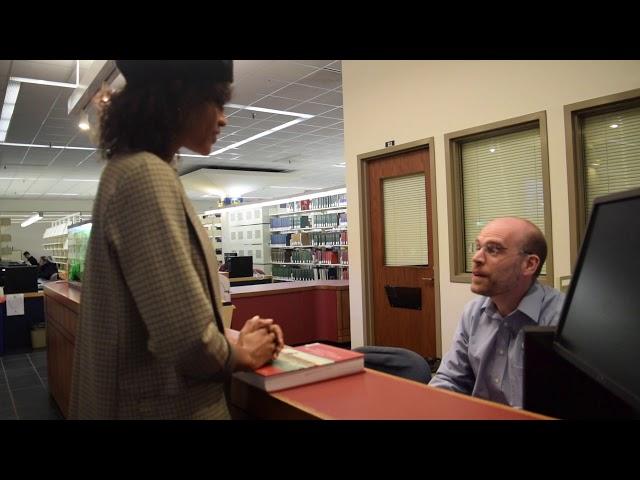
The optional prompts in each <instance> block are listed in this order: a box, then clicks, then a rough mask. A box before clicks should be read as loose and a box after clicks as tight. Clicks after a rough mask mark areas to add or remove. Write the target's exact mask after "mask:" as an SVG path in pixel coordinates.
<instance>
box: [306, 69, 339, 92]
mask: <svg viewBox="0 0 640 480" xmlns="http://www.w3.org/2000/svg"><path fill="white" fill-rule="evenodd" d="M298 83H301V84H304V85H311V86H314V87H321V88H326V89H328V90H333V89H334V88H338V87H339V86H341V85H342V75H341V74H340V73H339V72H333V71H330V70H318V71H317V72H315V73H312V74H311V75H309V76H308V77H305V78H304V79H302V80H300V81H299V82H298Z"/></svg>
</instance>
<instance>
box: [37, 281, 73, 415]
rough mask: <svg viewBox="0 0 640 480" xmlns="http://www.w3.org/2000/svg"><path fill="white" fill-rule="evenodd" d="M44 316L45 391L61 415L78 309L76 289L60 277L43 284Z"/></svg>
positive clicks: (65, 410) (66, 405)
mask: <svg viewBox="0 0 640 480" xmlns="http://www.w3.org/2000/svg"><path fill="white" fill-rule="evenodd" d="M43 290H44V311H45V316H46V319H47V374H48V379H49V393H51V396H52V397H53V399H54V400H55V401H56V403H57V404H58V407H59V408H60V410H61V411H62V414H63V415H64V416H65V418H66V417H67V415H68V412H69V399H70V395H71V373H72V371H73V352H74V349H75V343H76V329H77V327H78V315H79V312H80V289H79V288H77V287H74V286H73V285H70V284H69V283H68V282H66V281H64V280H61V281H57V282H50V283H47V284H45V285H44V288H43Z"/></svg>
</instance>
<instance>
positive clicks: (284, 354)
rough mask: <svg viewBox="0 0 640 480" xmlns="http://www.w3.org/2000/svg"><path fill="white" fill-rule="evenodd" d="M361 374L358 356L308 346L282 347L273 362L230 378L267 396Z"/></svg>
mask: <svg viewBox="0 0 640 480" xmlns="http://www.w3.org/2000/svg"><path fill="white" fill-rule="evenodd" d="M361 371H364V355H363V354H362V353H360V352H354V351H352V350H345V349H343V348H337V347H332V346H330V345H324V344H322V343H310V344H307V345H303V346H299V347H284V348H283V349H282V351H281V352H280V355H279V356H278V358H277V360H274V361H273V362H272V363H270V364H268V365H265V366H264V367H261V368H259V369H257V370H255V371H254V372H236V373H234V376H235V377H236V378H238V379H240V380H242V381H244V382H247V383H249V384H251V385H254V386H256V387H258V388H261V389H262V390H266V391H267V392H274V391H277V390H283V389H285V388H292V387H297V386H300V385H306V384H308V383H314V382H319V381H321V380H328V379H330V378H336V377H342V376H345V375H351V374H353V373H358V372H361Z"/></svg>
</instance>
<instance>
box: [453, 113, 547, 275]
mask: <svg viewBox="0 0 640 480" xmlns="http://www.w3.org/2000/svg"><path fill="white" fill-rule="evenodd" d="M545 118H546V117H545V115H544V112H541V113H538V114H533V115H528V116H526V117H520V118H517V119H512V120H508V121H504V122H498V123H497V124H492V125H487V126H484V127H477V128H474V129H470V130H465V131H461V132H455V133H452V134H447V135H446V136H445V139H446V140H447V143H448V151H447V154H448V155H447V169H448V174H449V175H448V178H449V183H450V184H449V188H451V189H452V192H453V195H452V196H451V197H450V198H452V201H450V202H449V203H450V205H449V208H450V216H451V217H453V225H452V230H451V233H452V235H451V237H452V238H451V240H450V241H451V253H452V254H451V267H452V268H451V273H452V275H451V280H452V281H454V282H470V281H471V275H470V274H471V271H472V269H473V261H472V259H473V256H474V254H475V241H476V238H477V236H478V234H479V233H480V231H481V230H482V229H483V228H484V227H485V225H487V224H488V223H489V222H490V221H491V220H493V219H495V218H498V217H520V218H524V219H527V220H529V221H531V222H532V223H534V224H535V225H536V226H537V227H538V228H539V229H540V230H541V231H542V233H543V234H544V235H545V237H546V239H547V244H548V248H549V256H548V258H547V262H545V265H544V267H543V269H542V271H541V274H540V280H541V281H546V276H547V274H548V273H549V269H550V265H551V258H552V257H551V254H550V251H551V241H550V235H549V233H548V232H549V230H550V229H549V228H548V224H549V220H548V218H547V217H548V213H547V212H548V191H549V187H548V185H549V179H548V163H547V158H548V155H547V147H546V145H547V142H546V121H545ZM550 277H551V278H552V276H551V275H550Z"/></svg>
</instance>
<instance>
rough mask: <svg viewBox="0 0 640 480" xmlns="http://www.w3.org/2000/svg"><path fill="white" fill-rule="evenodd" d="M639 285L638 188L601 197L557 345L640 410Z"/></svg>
mask: <svg viewBox="0 0 640 480" xmlns="http://www.w3.org/2000/svg"><path fill="white" fill-rule="evenodd" d="M639 285H640V189H634V190H630V191H627V192H622V193H618V194H613V195H609V196H606V197H601V198H598V199H596V200H595V202H594V208H593V211H592V213H591V217H590V219H589V225H588V227H587V231H586V233H585V237H584V240H583V243H582V247H581V249H580V255H579V257H578V263H577V264H576V268H575V273H574V276H573V278H572V280H571V285H570V287H569V292H568V293H567V298H566V300H565V303H564V306H563V310H562V313H561V316H560V322H559V325H558V330H557V333H556V337H555V339H554V344H553V347H554V349H555V350H556V351H557V352H558V354H559V355H560V356H561V357H563V358H565V359H566V360H567V361H568V362H570V363H571V364H573V365H575V366H576V367H577V368H578V369H579V370H581V371H582V372H584V373H585V374H587V375H588V376H589V377H591V378H592V379H593V380H595V381H596V382H597V383H599V384H600V385H601V386H603V387H605V388H606V389H607V390H608V391H610V392H612V393H613V394H615V396H617V397H618V398H620V399H622V400H624V402H625V403H627V404H628V405H629V406H630V407H631V408H633V409H634V410H636V411H638V410H640V374H639V373H638V368H639V365H640V287H639ZM575 395H579V393H578V392H576V393H575ZM594 414H597V412H594Z"/></svg>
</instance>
